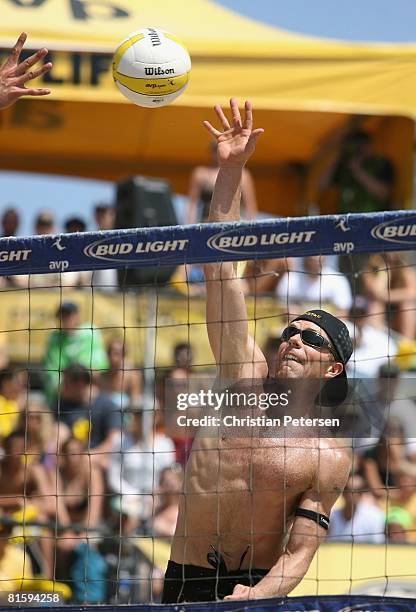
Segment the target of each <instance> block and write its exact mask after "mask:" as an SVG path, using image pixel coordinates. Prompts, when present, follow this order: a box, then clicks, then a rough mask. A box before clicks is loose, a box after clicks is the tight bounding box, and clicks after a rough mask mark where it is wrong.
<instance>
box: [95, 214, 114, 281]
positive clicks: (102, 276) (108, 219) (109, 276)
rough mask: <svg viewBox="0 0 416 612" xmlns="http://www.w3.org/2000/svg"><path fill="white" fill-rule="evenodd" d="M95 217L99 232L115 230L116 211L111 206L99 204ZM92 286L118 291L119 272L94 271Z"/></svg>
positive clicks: (108, 270) (110, 270)
mask: <svg viewBox="0 0 416 612" xmlns="http://www.w3.org/2000/svg"><path fill="white" fill-rule="evenodd" d="M94 216H95V222H96V224H97V229H98V230H99V231H101V232H106V231H108V230H112V229H115V225H114V224H115V209H114V206H112V205H111V204H105V203H101V204H97V205H96V206H95V208H94ZM92 285H93V286H94V287H96V288H97V289H99V290H100V291H117V289H118V275H117V270H116V269H113V268H109V269H105V270H94V272H93V273H92Z"/></svg>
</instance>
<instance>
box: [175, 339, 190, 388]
mask: <svg viewBox="0 0 416 612" xmlns="http://www.w3.org/2000/svg"><path fill="white" fill-rule="evenodd" d="M192 360H193V352H192V346H191V345H190V343H189V342H178V343H177V344H175V346H174V348H173V363H174V365H173V368H172V369H171V371H170V372H169V378H173V379H178V380H182V379H187V378H188V377H189V375H190V374H191V371H192Z"/></svg>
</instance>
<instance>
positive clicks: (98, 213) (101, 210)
mask: <svg viewBox="0 0 416 612" xmlns="http://www.w3.org/2000/svg"><path fill="white" fill-rule="evenodd" d="M94 217H95V222H96V224H97V229H99V230H100V231H103V232H105V231H108V230H112V229H114V228H115V220H116V211H115V208H114V206H113V205H112V204H107V203H104V202H102V203H100V204H97V205H96V206H95V207H94Z"/></svg>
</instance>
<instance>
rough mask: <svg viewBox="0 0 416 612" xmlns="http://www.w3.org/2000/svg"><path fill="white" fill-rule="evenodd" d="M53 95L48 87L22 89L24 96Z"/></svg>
mask: <svg viewBox="0 0 416 612" xmlns="http://www.w3.org/2000/svg"><path fill="white" fill-rule="evenodd" d="M50 93H51V90H50V89H46V87H34V88H31V89H22V94H21V95H22V96H47V95H49V94H50Z"/></svg>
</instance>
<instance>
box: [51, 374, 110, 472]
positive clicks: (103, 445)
mask: <svg viewBox="0 0 416 612" xmlns="http://www.w3.org/2000/svg"><path fill="white" fill-rule="evenodd" d="M54 414H55V418H56V420H57V421H58V423H59V424H60V426H61V424H63V426H64V428H65V429H66V437H68V436H69V432H71V434H72V436H73V437H76V438H78V439H79V440H81V441H82V442H84V443H85V444H86V445H87V448H88V451H89V452H90V454H91V459H92V460H93V461H94V463H95V464H97V465H101V467H103V468H105V467H106V466H107V463H108V460H109V457H108V454H109V453H110V451H111V448H112V445H113V440H114V438H118V436H119V435H120V430H121V411H120V408H119V406H117V405H116V404H114V402H112V401H111V398H110V397H109V396H108V395H107V394H105V393H99V394H98V395H95V396H92V390H91V375H90V372H89V371H88V370H87V368H85V367H84V366H83V365H80V364H72V365H70V366H68V367H67V368H66V369H65V370H64V371H63V376H62V384H61V386H60V391H59V396H58V399H57V401H56V402H55V404H54ZM65 429H64V431H65ZM64 431H62V432H61V433H62V438H61V439H63V438H64Z"/></svg>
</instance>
